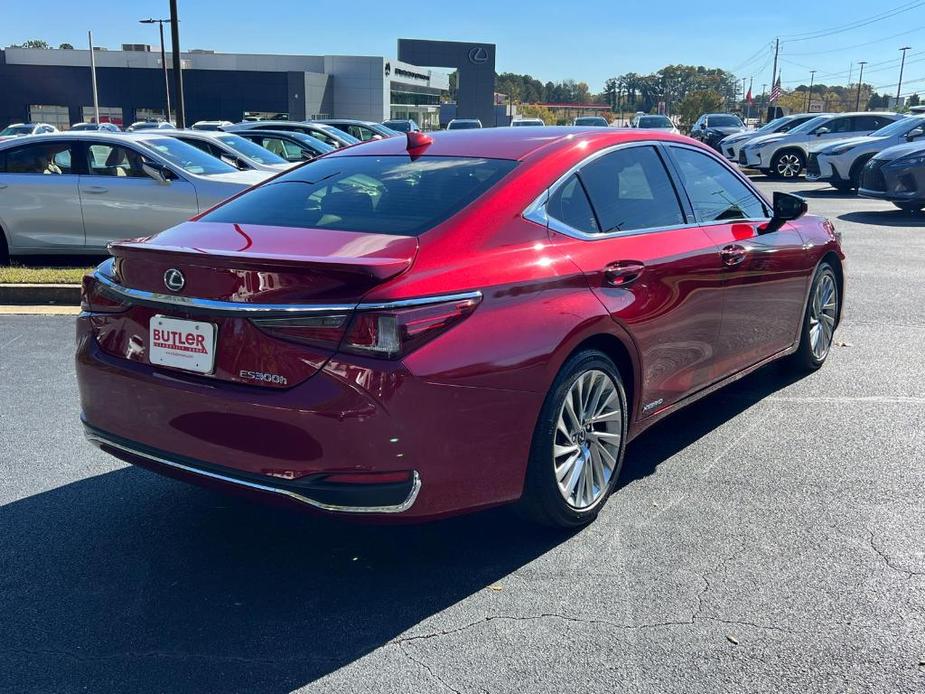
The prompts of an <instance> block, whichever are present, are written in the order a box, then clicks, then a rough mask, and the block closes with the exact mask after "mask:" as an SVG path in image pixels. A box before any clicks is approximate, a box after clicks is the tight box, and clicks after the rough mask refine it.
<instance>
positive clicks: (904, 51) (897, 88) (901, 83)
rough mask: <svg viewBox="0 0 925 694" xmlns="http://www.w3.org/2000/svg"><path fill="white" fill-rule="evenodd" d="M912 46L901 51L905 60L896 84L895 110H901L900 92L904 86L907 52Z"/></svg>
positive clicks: (901, 64) (900, 65)
mask: <svg viewBox="0 0 925 694" xmlns="http://www.w3.org/2000/svg"><path fill="white" fill-rule="evenodd" d="M909 48H911V46H903V47H902V48H900V49H899V50H901V51H902V52H903V58H902V60H901V61H900V63H899V82H897V83H896V103H895V104H894V105H893V108H894V109H895V108H899V90H900V89H901V88H902V86H903V68H904V67H905V66H906V51H908V50H909Z"/></svg>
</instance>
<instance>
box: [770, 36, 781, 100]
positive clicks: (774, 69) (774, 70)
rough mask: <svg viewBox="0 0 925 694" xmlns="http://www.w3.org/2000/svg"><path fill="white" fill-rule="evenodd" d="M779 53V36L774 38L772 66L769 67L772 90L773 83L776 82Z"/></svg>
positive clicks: (772, 88) (772, 87)
mask: <svg viewBox="0 0 925 694" xmlns="http://www.w3.org/2000/svg"><path fill="white" fill-rule="evenodd" d="M779 53H780V38H779V37H778V38H776V39H774V67H772V68H771V91H772V92H773V91H774V85H775V84H777V56H778V54H779Z"/></svg>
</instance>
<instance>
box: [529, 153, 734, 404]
mask: <svg viewBox="0 0 925 694" xmlns="http://www.w3.org/2000/svg"><path fill="white" fill-rule="evenodd" d="M546 209H547V215H548V217H549V225H550V230H551V232H552V233H560V234H565V235H567V236H571V237H573V238H575V239H577V240H576V241H575V242H574V243H572V244H568V250H567V252H568V253H569V254H570V255H571V257H572V258H573V260H574V261H575V263H576V264H577V265H578V267H579V268H580V269H581V270H582V272H583V273H584V274H585V276H586V278H587V280H588V283H589V285H590V287H591V289H592V291H593V292H594V293H595V295H596V296H597V297H598V298H599V299H600V301H601V302H602V303H603V304H604V306H605V307H606V308H607V310H608V311H609V312H610V315H611V316H612V317H613V319H614V320H615V321H617V322H618V323H620V324H621V325H622V326H624V327H625V328H626V329H627V331H628V332H629V333H630V335H631V336H632V338H633V340H634V341H635V343H636V345H637V348H638V350H639V354H640V357H641V362H642V388H641V392H640V396H641V399H640V402H641V408H642V411H641V412H640V413H639V414H640V415H650V414H653V413H655V412H657V411H658V410H660V409H662V408H663V407H666V406H668V405H671V404H672V403H675V402H677V401H678V400H681V399H682V398H683V397H685V396H686V395H689V394H690V393H692V392H694V391H696V390H699V389H700V388H702V387H704V386H706V385H708V384H709V383H710V382H711V381H712V380H713V379H714V371H715V344H716V341H717V339H718V337H719V331H720V325H721V322H722V313H723V293H722V279H721V270H722V266H721V264H720V260H719V253H718V249H717V248H716V245H715V243H714V242H713V241H712V240H711V239H710V238H709V236H708V235H707V234H706V233H705V232H704V231H703V229H701V228H700V227H699V225H698V224H696V223H695V222H693V220H692V219H689V217H688V215H687V213H686V212H685V210H684V205H683V204H682V199H681V198H679V196H678V191H677V190H676V187H675V184H674V183H673V181H672V179H671V177H670V176H669V173H668V169H667V168H666V166H665V162H664V160H663V154H662V151H661V147H660V146H658V145H656V144H633V145H625V146H620V147H617V148H615V149H613V150H611V151H608V152H607V153H605V154H603V155H602V156H598V157H596V158H594V159H592V160H591V161H589V162H588V163H586V164H585V165H583V166H582V167H581V168H580V169H579V170H578V171H577V173H575V174H573V175H572V176H570V177H569V178H568V179H567V180H565V181H564V182H563V183H562V185H560V186H559V187H558V188H557V189H555V190H554V191H553V192H552V194H551V195H550V198H549V201H548V203H547V207H546Z"/></svg>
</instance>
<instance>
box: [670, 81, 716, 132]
mask: <svg viewBox="0 0 925 694" xmlns="http://www.w3.org/2000/svg"><path fill="white" fill-rule="evenodd" d="M722 108H723V95H722V94H720V93H719V92H717V91H716V90H713V89H708V90H704V91H697V92H691V93H690V94H688V95H687V96H685V97H684V99H683V100H682V101H681V103H680V104H678V107H677V108H676V109H675V111H674V112H675V114H677V115H678V116H680V117H681V123H682V124H684V126H686V127H690V126H691V124H693V122H694V121H695V120H697V119H698V118H699V117H700V116H701V115H702V114H704V113H712V112H714V111H721V110H722Z"/></svg>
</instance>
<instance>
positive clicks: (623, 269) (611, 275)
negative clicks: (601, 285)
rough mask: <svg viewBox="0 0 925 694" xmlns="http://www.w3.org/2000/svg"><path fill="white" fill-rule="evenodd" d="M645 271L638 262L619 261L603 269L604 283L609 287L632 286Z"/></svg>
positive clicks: (642, 265)
mask: <svg viewBox="0 0 925 694" xmlns="http://www.w3.org/2000/svg"><path fill="white" fill-rule="evenodd" d="M645 269H646V266H645V265H644V264H643V263H640V262H639V261H638V260H620V261H617V262H615V263H610V265H608V266H607V267H605V268H604V282H605V284H607V285H608V286H610V287H625V286H626V285H628V284H632V283H633V282H635V281H636V280H637V279H639V276H640V275H641V274H642V271H643V270H645Z"/></svg>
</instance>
